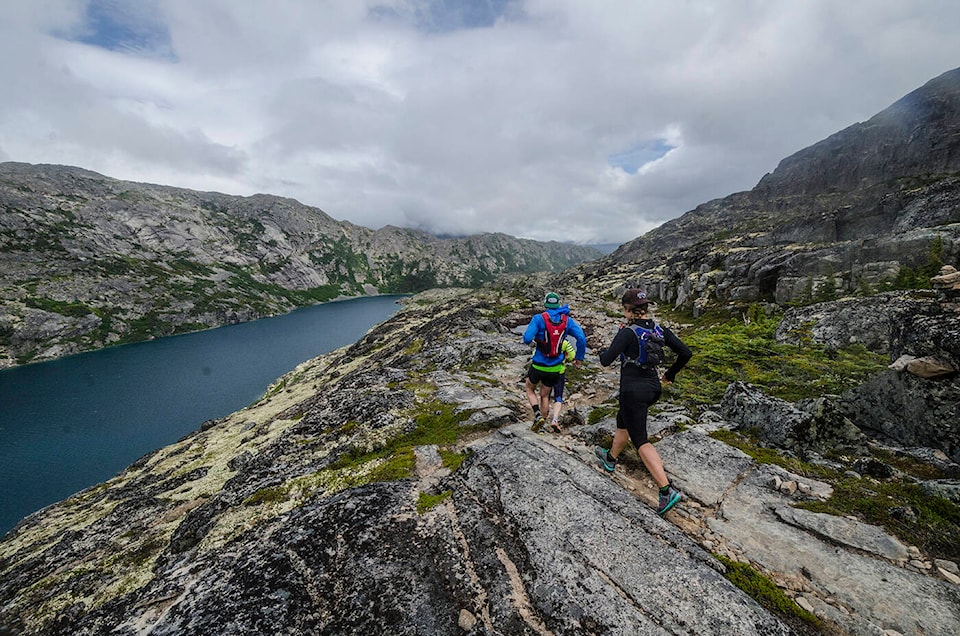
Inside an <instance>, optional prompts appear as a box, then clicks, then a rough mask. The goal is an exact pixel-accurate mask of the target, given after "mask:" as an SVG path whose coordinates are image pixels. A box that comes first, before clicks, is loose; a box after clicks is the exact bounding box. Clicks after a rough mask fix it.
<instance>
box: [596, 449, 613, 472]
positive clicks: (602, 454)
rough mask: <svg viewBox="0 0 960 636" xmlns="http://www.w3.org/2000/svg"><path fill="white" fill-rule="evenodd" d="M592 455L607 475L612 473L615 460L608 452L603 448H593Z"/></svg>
mask: <svg viewBox="0 0 960 636" xmlns="http://www.w3.org/2000/svg"><path fill="white" fill-rule="evenodd" d="M593 454H594V455H596V456H597V459H599V460H600V465H601V466H603V469H604V470H605V471H607V472H608V473H612V472H613V471H614V469H615V468H616V467H617V460H616V459H614V458H613V457H611V456H610V451H608V450H607V449H606V448H604V447H603V446H594V448H593Z"/></svg>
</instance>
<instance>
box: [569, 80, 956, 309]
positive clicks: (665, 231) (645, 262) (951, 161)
mask: <svg viewBox="0 0 960 636" xmlns="http://www.w3.org/2000/svg"><path fill="white" fill-rule="evenodd" d="M958 258H960V69H955V70H953V71H950V72H948V73H944V74H943V75H942V76H940V77H938V78H935V79H933V80H931V81H930V82H928V83H927V84H926V85H924V86H922V87H921V88H918V89H917V90H915V91H913V92H912V93H910V94H909V95H907V96H905V97H903V98H902V99H901V100H899V101H898V102H896V103H895V104H893V105H892V106H890V107H889V108H888V109H886V110H884V111H883V112H881V113H879V114H877V115H876V116H875V117H873V118H871V119H870V120H869V121H867V122H863V123H858V124H854V125H853V126H850V127H849V128H847V129H845V130H843V131H840V132H838V133H836V134H834V135H831V136H830V137H828V138H827V139H825V140H823V141H821V142H819V143H817V144H814V145H813V146H810V147H809V148H805V149H803V150H801V151H799V152H797V153H796V154H794V155H792V156H790V157H787V158H786V159H784V160H783V161H781V163H780V165H779V166H778V167H777V169H776V170H774V171H773V172H772V173H770V174H768V175H766V176H764V177H763V178H762V179H761V180H760V182H759V183H758V184H757V186H756V187H754V188H753V189H752V190H750V191H748V192H740V193H737V194H733V195H730V196H728V197H725V198H723V199H717V200H714V201H709V202H707V203H704V204H702V205H700V206H698V207H697V208H696V209H694V210H692V211H690V212H687V213H686V214H684V215H682V216H681V217H679V218H677V219H674V220H672V221H668V222H666V223H664V224H663V225H662V226H660V227H658V228H656V229H654V230H652V231H650V232H648V233H647V234H644V235H643V236H641V237H639V238H636V239H634V240H632V241H630V242H628V243H626V244H624V245H622V246H621V247H620V248H619V249H618V250H617V251H615V252H614V253H613V254H611V255H609V256H607V257H605V258H603V259H601V260H600V261H599V262H597V263H590V264H587V265H584V266H583V267H582V270H583V272H584V275H585V278H586V279H591V280H596V281H597V282H598V289H600V288H602V287H603V286H604V285H606V286H609V284H610V281H611V280H616V279H619V280H623V279H627V280H630V281H632V283H633V284H640V285H642V286H645V287H647V288H648V291H649V292H651V293H652V294H653V295H655V297H657V298H659V299H660V300H662V301H664V302H669V303H672V304H675V305H685V306H688V307H693V308H694V310H695V311H696V312H698V313H699V312H703V311H706V310H707V308H709V307H711V306H717V305H726V304H735V305H736V304H740V305H742V304H749V303H751V302H777V303H780V304H785V303H789V302H794V301H807V302H809V301H811V300H817V299H822V300H829V299H832V298H831V297H839V296H844V295H846V294H848V293H853V292H857V291H860V290H863V289H866V288H869V289H871V290H873V291H877V290H882V289H883V288H885V287H890V286H894V285H896V284H897V281H900V282H901V283H902V282H903V279H904V278H909V277H910V275H911V274H912V273H913V272H916V271H922V272H923V276H925V277H927V278H929V276H931V275H933V274H934V273H935V272H936V270H937V269H938V268H939V267H940V265H942V264H950V265H954V264H956V263H957V262H958Z"/></svg>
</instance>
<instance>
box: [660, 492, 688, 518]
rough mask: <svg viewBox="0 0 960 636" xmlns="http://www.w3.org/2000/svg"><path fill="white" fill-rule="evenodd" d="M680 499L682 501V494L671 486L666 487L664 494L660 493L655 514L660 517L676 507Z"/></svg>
mask: <svg viewBox="0 0 960 636" xmlns="http://www.w3.org/2000/svg"><path fill="white" fill-rule="evenodd" d="M681 499H683V493H682V492H680V491H679V490H677V489H676V488H674V487H673V484H671V485H670V486H669V487H667V491H666V492H661V493H660V503H659V504H657V514H658V515H660V516H661V517H662V516H663V515H665V514H666V513H667V511H668V510H670V509H671V508H673V507H674V506H676V505H677V503H678V502H679V501H680V500H681Z"/></svg>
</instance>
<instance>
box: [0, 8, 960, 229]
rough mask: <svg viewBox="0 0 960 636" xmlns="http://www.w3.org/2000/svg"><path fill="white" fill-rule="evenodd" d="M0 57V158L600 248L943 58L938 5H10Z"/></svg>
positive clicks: (947, 16) (950, 38)
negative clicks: (0, 88)
mask: <svg viewBox="0 0 960 636" xmlns="http://www.w3.org/2000/svg"><path fill="white" fill-rule="evenodd" d="M85 7H86V9H85ZM450 7H455V8H456V9H457V10H456V12H454V13H450V12H449V11H445V8H450ZM97 12H99V13H97ZM111 12H113V13H111ZM97 15H101V16H102V15H107V16H109V15H116V25H115V27H116V28H115V29H114V30H113V31H111V33H109V34H107V33H106V32H105V31H104V29H106V28H107V27H105V26H104V24H103V22H102V20H101V22H99V23H94V22H92V21H91V20H89V18H90V17H91V16H97ZM98 25H99V26H98ZM476 25H480V26H476ZM98 28H99V29H100V30H101V32H98V30H97V29H98ZM98 35H99V36H100V40H98V39H97V38H98ZM108 36H109V37H108ZM137 38H141V39H140V40H137ZM81 40H82V41H81ZM91 42H92V43H93V44H90V43H91ZM97 42H101V43H102V44H103V46H97V45H96V43H97ZM109 42H112V43H113V44H112V45H111V46H107V44H108V43H109ZM118 43H119V44H118ZM0 60H2V61H0V65H2V66H0V72H2V76H3V78H4V84H5V89H6V90H5V99H4V100H3V101H2V102H0V158H5V159H9V160H13V161H27V162H35V163H41V162H42V163H63V164H71V165H78V166H81V167H84V168H88V169H92V170H97V171H99V172H103V173H105V174H108V175H110V176H114V177H117V178H124V179H136V180H139V181H150V182H155V183H163V184H168V185H174V186H181V187H189V188H196V189H201V190H207V189H210V190H219V191H223V192H228V193H233V194H244V195H246V194H253V193H255V192H269V193H273V194H278V195H283V196H291V197H294V198H297V199H299V200H300V201H302V202H304V203H307V204H310V205H315V206H317V207H320V208H322V209H324V210H325V211H326V212H327V213H328V214H331V215H332V216H334V217H335V218H340V219H346V220H349V221H351V222H353V223H357V224H360V225H366V226H368V227H374V228H376V227H381V226H382V225H384V224H388V223H389V224H394V225H401V226H410V227H420V228H423V229H427V230H431V231H436V232H445V233H454V234H464V233H473V232H480V231H499V232H506V233H509V234H513V235H516V236H523V237H529V238H535V239H540V240H552V239H556V240H576V241H578V242H623V241H627V240H630V239H632V238H634V237H635V236H637V235H638V234H640V233H642V232H645V231H647V230H649V229H650V228H652V227H654V226H656V225H657V224H659V223H661V222H663V221H664V220H667V219H669V218H673V217H676V216H679V215H680V214H682V213H683V212H685V211H687V210H689V209H692V208H693V207H695V206H696V205H697V204H699V203H702V202H704V201H706V200H709V199H712V198H716V197H721V196H725V195H727V194H730V193H732V192H735V191H739V190H743V189H747V188H750V187H752V186H753V185H754V184H755V183H756V182H757V181H758V180H759V179H760V177H762V176H763V174H764V173H766V172H768V171H770V170H773V169H774V168H775V167H776V164H777V162H778V161H779V160H780V159H782V158H783V157H785V156H787V155H789V154H792V153H793V152H795V151H797V150H799V149H801V148H803V147H805V146H807V145H809V144H811V143H814V142H816V141H818V140H820V139H822V138H823V137H826V136H827V135H829V134H831V133H833V132H836V131H837V130H839V129H841V128H844V127H846V126H848V125H850V124H852V123H854V122H856V121H862V120H864V119H866V118H868V117H870V116H872V115H873V114H874V113H876V112H878V111H879V110H882V109H883V108H885V107H886V106H888V105H889V104H890V103H892V102H893V101H895V100H896V99H898V98H899V97H901V96H902V95H904V94H906V93H907V92H909V91H910V90H913V89H914V88H917V87H918V86H920V85H921V84H923V83H924V82H926V81H927V80H929V79H931V78H932V77H934V76H936V75H938V74H940V73H942V72H944V71H946V70H949V69H950V68H953V67H954V66H956V65H957V60H960V4H958V3H955V2H952V1H951V0H917V1H915V2H910V3H904V2H900V1H897V0H848V2H844V3H836V2H831V1H830V0H782V1H778V2H772V1H769V0H729V1H728V2H724V3H722V4H720V3H716V2H707V1H706V0H699V1H698V0H687V1H682V2H681V1H678V2H636V1H635V0H607V1H605V2H595V3H593V2H591V3H586V2H581V1H579V0H526V1H525V2H522V1H521V0H474V2H473V4H471V5H465V4H464V3H450V2H446V3H445V2H441V1H440V0H380V1H374V0H369V1H367V2H364V1H362V0H330V1H326V2H322V3H318V2H314V1H312V0H277V1H275V2H271V3H266V2H254V1H252V0H251V1H239V0H206V1H205V2H194V1H192V0H163V1H159V0H158V1H156V2H139V3H138V2H135V1H134V0H95V1H93V2H88V3H86V4H84V3H81V2H77V1H76V0H37V1H34V0H15V1H12V2H5V3H3V5H2V7H0ZM657 140H663V141H662V143H663V144H665V145H669V146H671V147H673V150H671V151H670V152H669V153H667V154H666V155H664V156H662V157H659V158H656V153H654V154H653V155H650V157H651V159H652V160H651V161H650V162H648V163H646V164H645V165H642V167H641V166H639V165H638V166H637V167H638V168H639V169H637V170H636V172H635V173H633V174H628V173H627V172H624V170H621V169H619V168H612V167H611V166H610V157H611V156H615V155H617V154H623V153H627V152H628V151H630V150H631V149H636V148H638V147H640V146H644V145H645V144H646V145H649V144H655V143H656V142H657ZM648 147H652V146H648ZM646 156H647V155H643V154H642V153H640V154H637V155H635V156H634V159H636V158H638V157H646Z"/></svg>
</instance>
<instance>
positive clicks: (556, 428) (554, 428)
mask: <svg viewBox="0 0 960 636" xmlns="http://www.w3.org/2000/svg"><path fill="white" fill-rule="evenodd" d="M550 431H551V432H553V433H556V434H557V435H559V434H560V433H562V432H563V429H562V428H560V422H558V421H557V420H553V421H552V422H550Z"/></svg>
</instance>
